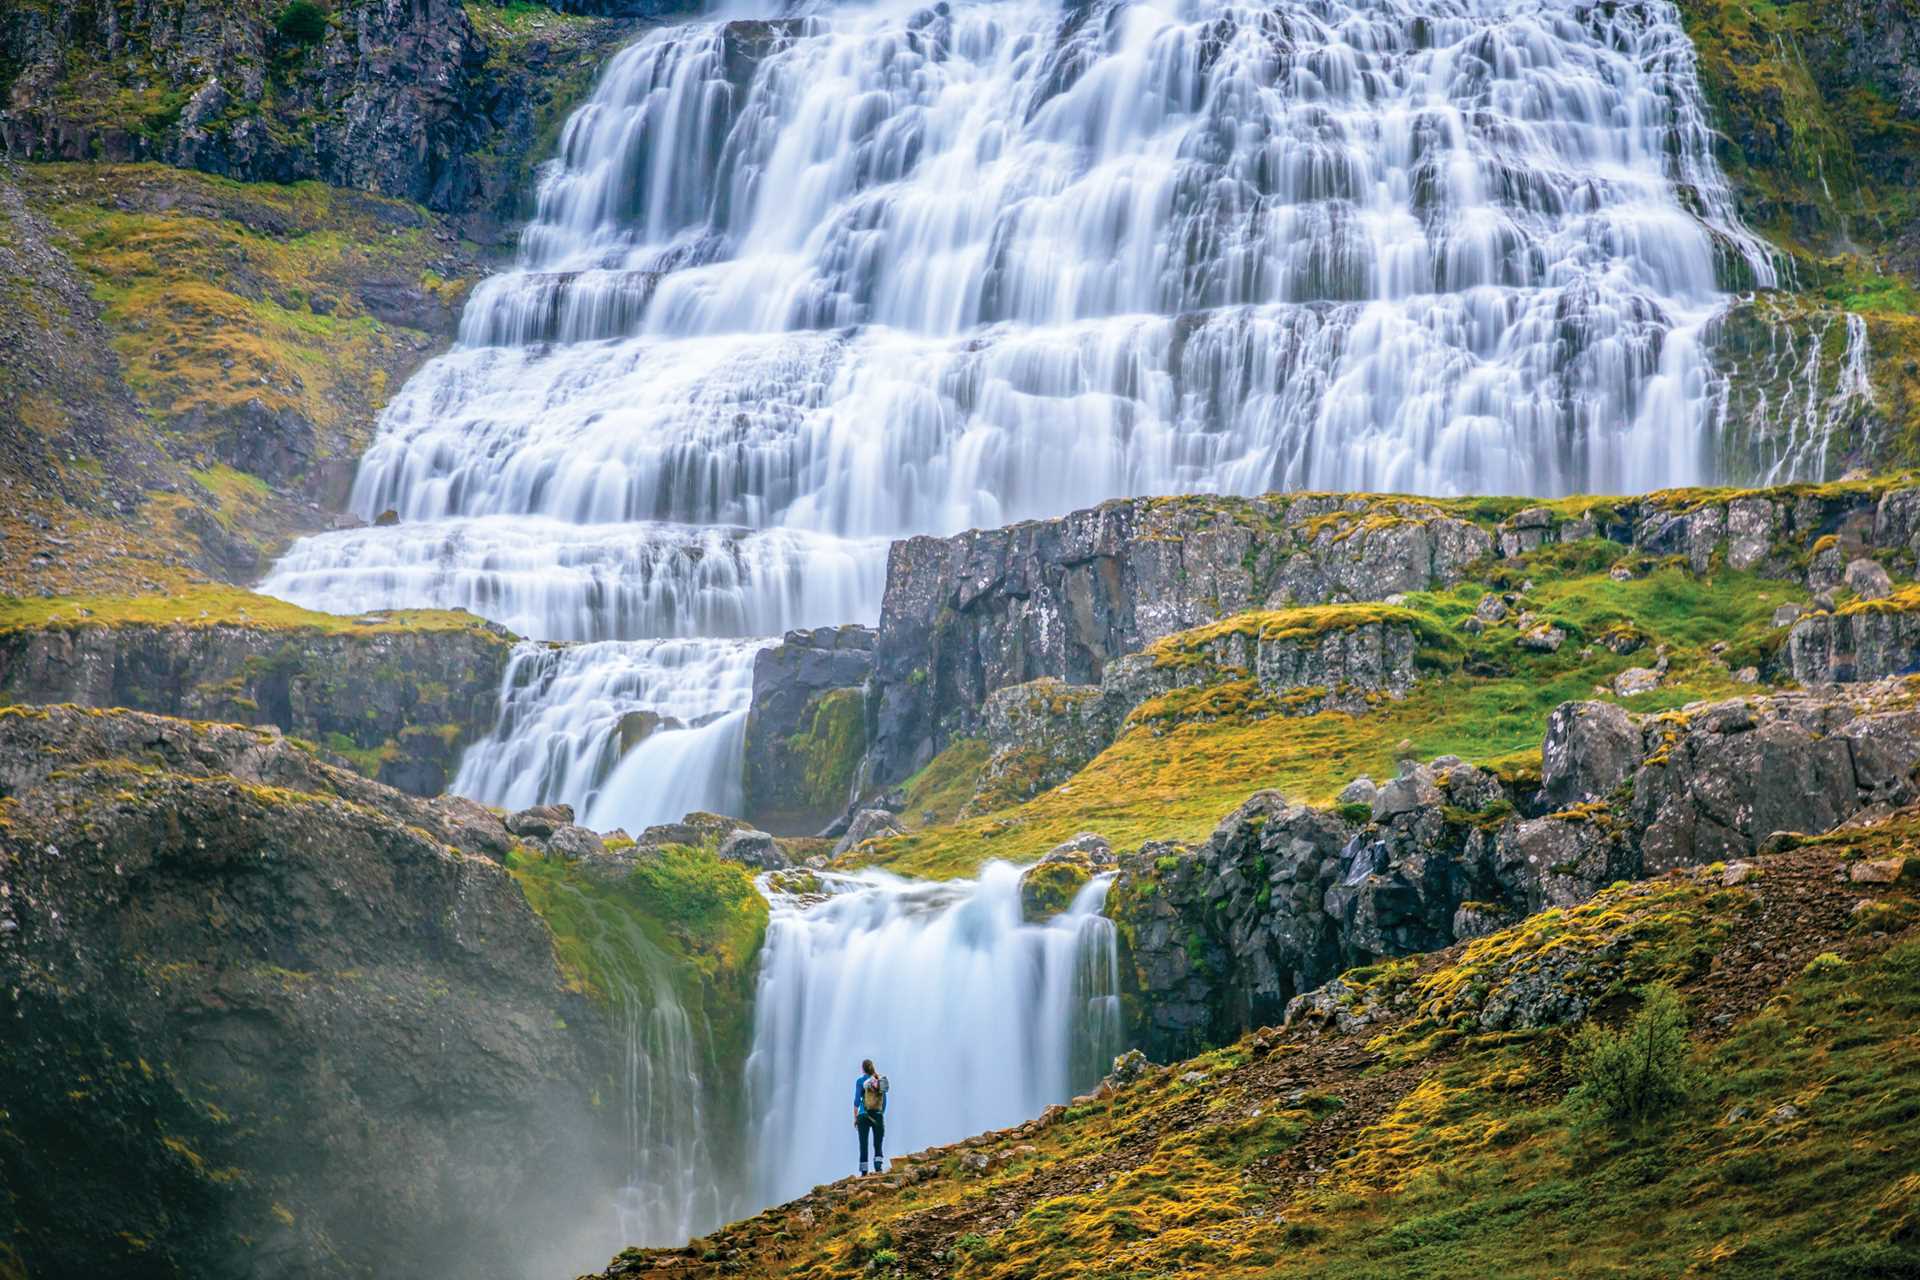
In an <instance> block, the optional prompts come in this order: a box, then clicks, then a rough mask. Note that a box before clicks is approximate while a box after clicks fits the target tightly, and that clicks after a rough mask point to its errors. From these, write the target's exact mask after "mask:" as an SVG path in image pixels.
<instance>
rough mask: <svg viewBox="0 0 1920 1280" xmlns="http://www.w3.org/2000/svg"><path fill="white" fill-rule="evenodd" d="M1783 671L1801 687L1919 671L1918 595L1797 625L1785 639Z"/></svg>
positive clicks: (1907, 594) (1813, 617)
mask: <svg viewBox="0 0 1920 1280" xmlns="http://www.w3.org/2000/svg"><path fill="white" fill-rule="evenodd" d="M1787 666H1788V668H1789V670H1790V671H1791V672H1792V675H1793V678H1794V679H1795V680H1798V681H1800V682H1801V683H1802V684H1832V683H1839V682H1844V681H1850V680H1879V679H1881V678H1883V677H1886V676H1894V675H1906V674H1908V673H1910V672H1913V671H1916V670H1920V591H1915V590H1914V589H1913V588H1908V589H1907V590H1906V591H1904V592H1899V593H1895V594H1891V595H1887V596H1885V597H1884V598H1875V599H1872V600H1863V601H1859V602H1856V603H1854V604H1851V605H1848V606H1846V607H1844V608H1841V609H1838V610H1836V611H1834V612H1832V613H1814V614H1810V615H1808V616H1806V617H1804V618H1801V619H1799V620H1798V621H1797V622H1795V623H1794V624H1793V630H1792V631H1791V632H1789V633H1788V635H1787Z"/></svg>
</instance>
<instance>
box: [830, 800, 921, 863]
mask: <svg viewBox="0 0 1920 1280" xmlns="http://www.w3.org/2000/svg"><path fill="white" fill-rule="evenodd" d="M905 831H906V827H904V826H902V825H901V822H900V819H898V818H896V817H895V816H894V815H892V814H891V813H888V812H887V811H886V810H885V809H862V810H861V811H860V812H859V813H856V814H855V815H854V816H853V821H852V822H851V823H849V824H848V826H847V834H845V835H844V836H841V837H840V843H838V844H836V845H834V846H833V852H834V855H835V856H836V857H838V856H839V855H840V854H843V853H845V852H847V851H848V850H849V849H853V848H855V847H857V846H859V845H861V844H864V843H866V842H867V841H868V840H873V839H877V838H879V837H882V836H897V835H901V834H903V833H904V832H905Z"/></svg>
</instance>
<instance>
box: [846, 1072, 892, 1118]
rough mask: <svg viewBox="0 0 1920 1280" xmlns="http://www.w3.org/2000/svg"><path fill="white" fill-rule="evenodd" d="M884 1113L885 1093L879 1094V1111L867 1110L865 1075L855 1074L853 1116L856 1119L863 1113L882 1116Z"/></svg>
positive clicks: (885, 1111) (885, 1108)
mask: <svg viewBox="0 0 1920 1280" xmlns="http://www.w3.org/2000/svg"><path fill="white" fill-rule="evenodd" d="M885 1114H887V1095H886V1094H884V1093H883V1094H881V1095H880V1110H879V1111H877V1112H869V1111H868V1110H867V1077H865V1076H855V1077H854V1080H853V1118H854V1119H855V1120H858V1119H859V1118H860V1117H861V1116H864V1115H882V1116H884V1115H885Z"/></svg>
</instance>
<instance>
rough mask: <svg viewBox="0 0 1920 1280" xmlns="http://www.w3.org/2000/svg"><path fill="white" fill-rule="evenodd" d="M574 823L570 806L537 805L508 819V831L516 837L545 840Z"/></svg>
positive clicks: (511, 815) (509, 816)
mask: <svg viewBox="0 0 1920 1280" xmlns="http://www.w3.org/2000/svg"><path fill="white" fill-rule="evenodd" d="M572 822H573V806H572V805H570V804H537V805H534V806H533V807H532V808H528V809H522V810H520V811H519V812H518V813H514V814H510V815H508V817H507V823H506V825H507V830H508V831H510V832H512V833H513V834H514V835H516V836H529V837H532V838H534V839H536V840H544V839H546V838H547V837H548V836H551V835H552V834H553V833H554V832H555V831H556V830H558V829H559V828H561V827H564V826H568V825H570V824H571V823H572Z"/></svg>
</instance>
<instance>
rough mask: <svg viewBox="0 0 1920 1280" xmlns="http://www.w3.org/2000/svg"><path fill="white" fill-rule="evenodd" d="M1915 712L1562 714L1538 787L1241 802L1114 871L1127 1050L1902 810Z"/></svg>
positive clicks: (1449, 773)
mask: <svg viewBox="0 0 1920 1280" xmlns="http://www.w3.org/2000/svg"><path fill="white" fill-rule="evenodd" d="M1917 698H1920V687H1916V686H1915V685H1914V684H1913V683H1911V682H1908V681H1893V682H1888V683H1882V684H1876V685H1864V686H1854V687H1850V688H1847V689H1841V690H1832V691H1827V692H1822V693H1782V694H1774V695H1771V696H1765V697H1755V698H1741V699H1732V700H1728V701H1725V702H1717V703H1710V704H1705V705H1698V706H1690V707H1688V708H1686V709H1685V710H1684V711H1678V712H1661V713H1657V714H1647V715H1639V716H1635V715H1630V714H1629V713H1628V712H1626V711H1624V710H1622V709H1621V708H1620V707H1618V706H1617V705H1614V704H1611V703H1603V702H1588V703H1569V704H1567V705H1565V706H1563V707H1561V708H1560V709H1559V710H1558V711H1556V712H1555V713H1554V715H1553V717H1552V719H1551V721H1550V723H1549V725H1548V729H1547V736H1546V740H1545V742H1544V744H1543V746H1542V750H1541V765H1540V771H1539V773H1538V774H1533V773H1529V772H1515V773H1512V774H1509V775H1507V776H1504V777H1503V776H1502V775H1501V774H1499V773H1496V772H1493V771H1490V770H1487V769H1483V768H1476V767H1475V766H1473V765H1470V764H1466V763H1464V762H1462V761H1460V760H1459V759H1457V758H1451V757H1449V758H1443V759H1440V760H1435V761H1432V762H1430V763H1425V764H1408V765H1407V766H1406V767H1405V768H1403V770H1402V771H1401V773H1400V775H1399V776H1398V777H1396V778H1393V779H1390V780H1388V781H1386V782H1385V783H1383V784H1378V785H1376V784H1375V783H1374V782H1373V781H1372V780H1370V779H1360V780H1356V782H1355V783H1354V784H1353V785H1352V786H1351V787H1349V788H1348V789H1347V790H1346V791H1345V792H1343V793H1342V797H1341V799H1342V801H1343V803H1342V804H1341V805H1340V806H1338V807H1336V808H1333V809H1316V808H1313V807H1311V806H1306V805H1299V804H1290V803H1288V801H1287V800H1286V799H1285V798H1284V797H1283V796H1280V795H1279V794H1277V793H1273V792H1263V793H1260V794H1258V795H1255V796H1253V797H1251V798H1250V799H1249V800H1248V801H1247V802H1246V803H1245V804H1244V805H1242V806H1241V807H1240V808H1239V809H1237V810H1235V811H1234V812H1233V813H1232V814H1229V815H1228V816H1227V817H1226V818H1224V819H1223V820H1222V821H1221V823H1220V825H1219V827H1218V828H1217V829H1216V830H1215V831H1214V833H1213V835H1212V837H1211V838H1210V839H1208V840H1207V841H1206V842H1205V843H1204V844H1202V845H1200V846H1199V847H1198V848H1196V849H1193V850H1186V849H1181V848H1177V847H1171V846H1165V845H1160V846H1154V845H1149V846H1147V847H1146V848H1145V849H1143V850H1142V851H1141V852H1139V853H1138V854H1135V855H1133V856H1132V857H1130V858H1128V859H1124V860H1123V862H1122V870H1121V874H1120V877H1119V880H1118V881H1117V883H1116V885H1115V888H1114V891H1113V895H1112V898H1111V900H1110V910H1111V911H1112V912H1113V914H1114V915H1115V917H1116V919H1118V920H1119V921H1120V922H1121V923H1122V926H1123V935H1124V936H1125V938H1126V939H1127V944H1128V945H1127V949H1128V951H1129V953H1130V954H1131V956H1132V959H1133V969H1132V972H1133V977H1134V981H1135V983H1136V991H1137V996H1138V1000H1139V1005H1138V1021H1139V1025H1140V1028H1141V1033H1142V1041H1143V1047H1145V1048H1146V1049H1147V1051H1148V1052H1149V1054H1152V1055H1158V1056H1160V1057H1162V1058H1169V1057H1177V1056H1180V1055H1182V1054H1184V1053H1189V1052H1193V1051H1195V1050H1196V1049H1198V1048H1201V1047H1204V1046H1206V1045H1210V1044H1218V1043H1223V1042H1225V1041H1227V1040H1231V1039H1233V1038H1234V1037H1236V1036H1238V1035H1239V1034H1241V1033H1242V1032H1244V1031H1246V1030H1248V1029H1250V1028H1252V1027H1257V1026H1260V1025H1263V1024H1265V1023H1270V1022H1277V1021H1279V1020H1280V1017H1281V1015H1282V1014H1283V1012H1284V1011H1285V1010H1286V1008H1287V1005H1288V1002H1289V1001H1291V1000H1292V999H1293V998H1294V997H1295V996H1297V995H1299V994H1301V993H1303V992H1306V991H1309V990H1311V989H1313V988H1315V987H1318V986H1320V985H1321V984H1323V983H1325V982H1327V981H1328V980H1329V979H1331V978H1333V977H1334V976H1335V975H1336V974H1338V973H1340V972H1341V971H1342V970H1344V969H1347V968H1349V967H1354V966H1360V965H1366V964H1370V963H1373V962H1375V961H1378V960H1381V959H1385V958H1390V957H1395V956H1404V955H1410V954H1413V953H1416V952H1422V951H1436V950H1439V949H1441V948H1444V947H1447V946H1450V945H1452V944H1453V943H1454V942H1456V941H1461V940H1464V939H1469V938H1474V937H1478V936H1480V935H1482V934H1484V933H1487V932H1490V931H1492V930H1494V929H1497V928H1501V927H1503V926H1505V925H1507V924H1509V923H1512V922H1513V921H1516V920H1519V919H1522V918H1525V917H1527V916H1530V915H1533V914H1535V913H1537V912H1540V911H1544V910H1547V909H1549V908H1566V907H1570V906H1573V905H1575V904H1577V903H1580V902H1584V901H1585V900H1587V899H1588V898H1590V897H1592V896H1593V895H1594V894H1595V893H1597V892H1598V891H1599V890H1600V889H1602V888H1604V887H1605V886H1607V885H1609V884H1612V883H1614V882H1615V881H1619V880H1634V879H1640V878H1642V877H1646V876H1653V875H1660V874H1663V873H1665V872H1667V871H1669V870H1672V869H1674V868H1676V867H1695V866H1703V865H1706V864H1709V863H1717V862H1730V861H1737V860H1740V859H1747V858H1751V857H1753V856H1754V855H1755V854H1756V853H1757V852H1758V851H1759V850H1760V849H1761V847H1762V846H1763V845H1764V844H1766V842H1767V841H1768V840H1769V838H1770V837H1774V838H1775V843H1776V844H1779V843H1780V842H1781V841H1783V840H1791V839H1798V838H1804V836H1805V835H1807V834H1815V835H1817V834H1820V833H1823V832H1826V831H1829V830H1832V829H1833V828H1834V827H1836V826H1839V825H1840V824H1842V823H1844V822H1848V821H1852V820H1855V819H1858V818H1859V817H1861V816H1862V815H1875V814H1885V813H1886V812H1888V811H1890V810H1891V809H1893V808H1897V807H1900V806H1903V805H1907V804H1911V803H1913V802H1914V800H1915V799H1916V798H1920V790H1917V789H1916V785H1915V782H1914V773H1915V770H1916V767H1920V706H1917V705H1916V699H1917ZM1775 833H1797V834H1790V835H1787V836H1780V837H1775ZM1534 994H1535V995H1537V996H1538V997H1539V998H1543V999H1546V998H1552V994H1551V993H1550V992H1544V991H1543V992H1538V993H1534Z"/></svg>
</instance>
